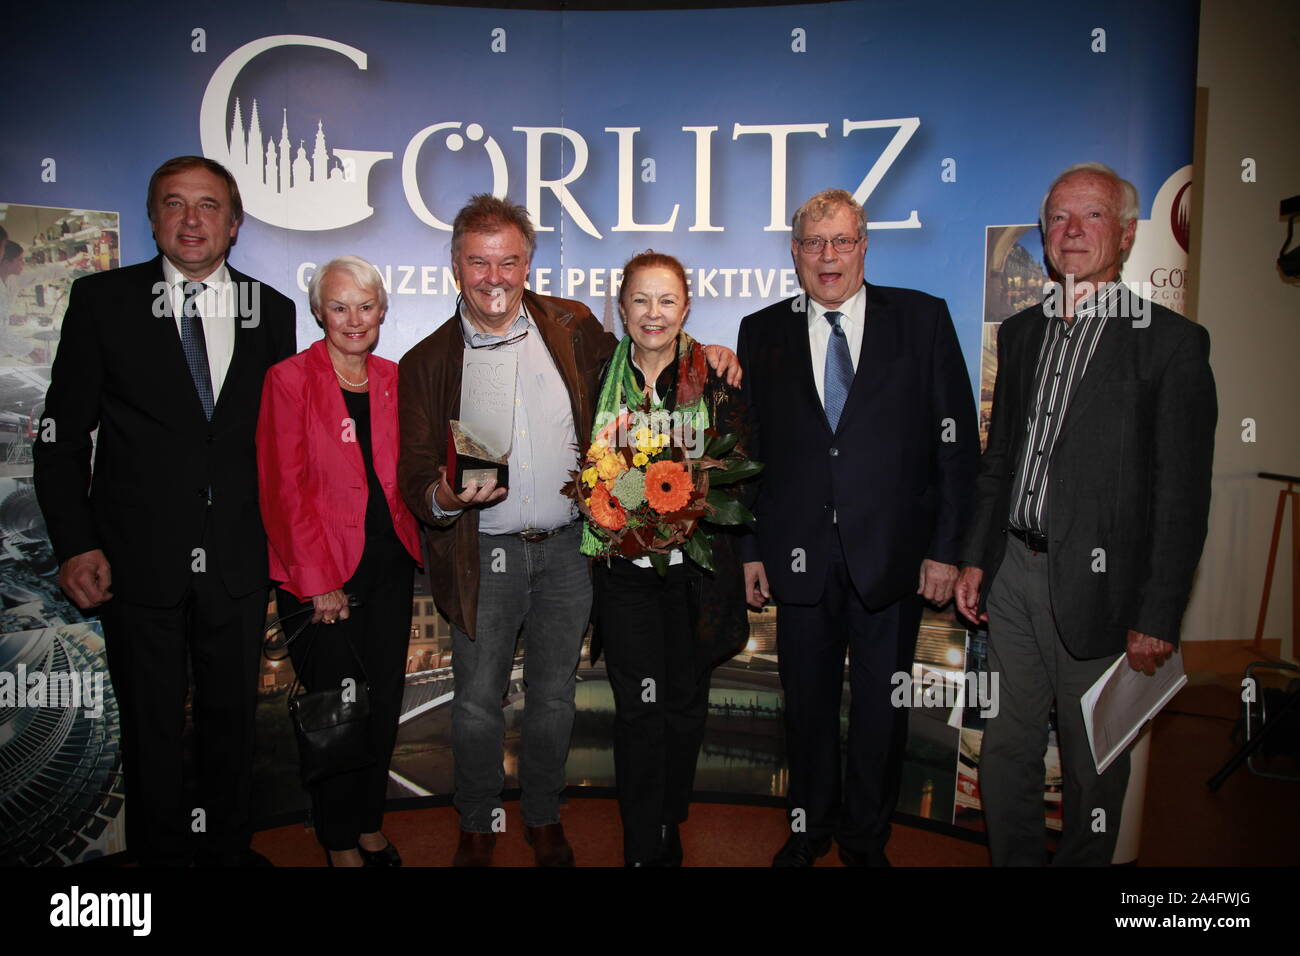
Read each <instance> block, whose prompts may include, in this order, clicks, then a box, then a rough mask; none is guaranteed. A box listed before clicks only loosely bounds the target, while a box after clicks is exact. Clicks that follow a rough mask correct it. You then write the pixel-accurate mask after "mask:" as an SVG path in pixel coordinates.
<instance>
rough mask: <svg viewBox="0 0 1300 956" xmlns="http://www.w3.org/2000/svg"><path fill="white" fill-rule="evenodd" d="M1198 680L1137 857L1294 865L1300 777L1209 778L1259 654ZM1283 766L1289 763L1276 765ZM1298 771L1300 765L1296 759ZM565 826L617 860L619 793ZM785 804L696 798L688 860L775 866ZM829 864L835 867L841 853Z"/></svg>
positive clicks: (394, 816)
mask: <svg viewBox="0 0 1300 956" xmlns="http://www.w3.org/2000/svg"><path fill="white" fill-rule="evenodd" d="M1185 656H1186V657H1187V669H1188V678H1189V684H1188V686H1187V687H1185V688H1183V690H1182V691H1181V692H1180V693H1179V695H1178V696H1177V697H1176V698H1174V700H1173V702H1172V703H1171V704H1170V705H1169V707H1168V708H1166V710H1165V711H1164V712H1163V713H1161V714H1160V716H1159V717H1157V718H1156V721H1155V726H1154V728H1153V730H1152V742H1151V765H1150V771H1149V776H1148V781H1147V795H1146V806H1145V810H1144V813H1143V830H1142V844H1141V847H1142V848H1141V853H1140V855H1139V858H1138V865H1140V866H1283V865H1290V866H1294V865H1296V864H1298V863H1300V783H1297V782H1287V781H1281V780H1270V779H1266V778H1263V777H1258V776H1255V775H1254V774H1251V773H1250V772H1249V771H1248V770H1247V769H1246V768H1245V767H1242V768H1241V769H1239V770H1238V771H1237V772H1236V773H1235V774H1233V775H1232V776H1231V777H1230V778H1229V779H1228V781H1227V783H1226V784H1225V785H1224V786H1223V787H1222V788H1221V789H1220V790H1219V791H1217V792H1215V793H1211V792H1209V790H1208V789H1207V788H1206V785H1205V784H1206V781H1207V780H1208V779H1209V778H1210V777H1211V776H1212V775H1213V774H1214V773H1215V772H1216V771H1217V770H1218V769H1219V767H1220V766H1222V764H1223V763H1224V762H1225V761H1226V760H1227V759H1228V758H1229V756H1231V755H1232V753H1233V752H1234V751H1235V750H1236V746H1237V745H1236V744H1235V743H1234V742H1233V741H1232V739H1231V735H1232V731H1233V725H1234V722H1235V721H1236V719H1237V717H1238V716H1239V714H1240V708H1241V674H1242V670H1243V669H1244V667H1245V665H1246V664H1248V663H1250V661H1251V660H1255V659H1257V658H1258V657H1259V655H1256V654H1252V653H1249V652H1247V651H1243V650H1242V649H1241V648H1240V647H1238V646H1234V645H1229V644H1228V643H1227V642H1223V643H1222V644H1221V645H1220V646H1219V647H1217V648H1209V647H1206V648H1199V649H1197V650H1196V651H1195V652H1194V653H1189V652H1186V651H1185ZM1279 766H1282V765H1279ZM1288 766H1289V768H1290V769H1293V770H1294V769H1295V765H1294V764H1293V763H1292V764H1289V765H1288ZM518 811H519V806H518V804H517V803H509V804H507V805H506V817H507V822H506V832H505V833H503V834H502V836H501V838H500V839H499V841H498V843H497V852H496V859H495V862H496V863H497V864H499V865H502V866H529V865H531V864H532V851H531V850H530V849H529V848H528V847H527V846H526V845H525V844H524V841H523V836H522V821H521V820H520V818H519V812H518ZM564 826H565V830H566V832H567V834H568V836H569V840H570V842H571V843H572V844H573V847H574V851H575V854H576V856H577V862H578V864H579V865H580V866H619V865H621V863H622V833H621V829H620V826H619V820H618V806H617V804H616V803H615V802H614V801H612V800H598V799H573V800H570V801H569V803H568V805H567V806H566V808H565V810H564ZM384 832H385V833H386V834H387V835H388V837H389V838H390V839H391V840H392V841H393V843H394V844H395V845H396V846H397V847H398V848H399V849H400V850H401V853H402V857H403V859H404V861H405V863H406V864H407V865H408V866H446V865H448V864H449V863H450V862H451V857H452V854H453V853H454V852H455V848H456V838H457V833H458V827H457V821H456V811H455V810H454V809H452V808H451V807H439V808H433V809H424V810H405V811H398V812H395V813H390V814H389V815H388V817H387V818H386V821H385V824H384ZM788 832H789V831H788V830H787V829H786V821H785V814H784V812H783V811H781V810H779V809H776V808H770V807H752V806H736V805H731V804H708V803H700V804H696V805H695V806H694V807H693V808H692V810H691V819H690V820H689V821H688V822H687V823H686V824H685V825H684V826H683V828H682V843H683V846H684V848H685V854H686V864H687V865H698V866H710V865H711V866H767V865H768V864H769V863H770V862H771V858H772V854H773V853H774V852H775V851H776V850H777V849H778V848H779V847H780V846H781V844H782V842H783V840H784V839H785V837H786V835H787V834H788ZM253 845H254V847H255V848H256V849H257V850H259V851H260V852H262V853H264V854H266V856H267V857H269V858H270V859H271V860H272V861H274V862H275V863H276V864H277V865H279V866H323V865H324V858H323V855H322V851H321V849H320V847H319V845H318V844H317V843H316V840H315V838H314V836H313V835H312V833H311V832H310V831H308V830H306V829H305V828H304V827H303V826H302V825H294V826H287V827H281V828H278V829H275V830H268V831H265V832H262V833H259V834H258V835H257V836H256V838H255V839H254V843H253ZM888 853H889V857H890V859H891V861H892V862H893V863H894V864H895V865H898V866H983V865H986V864H987V862H988V854H987V851H986V850H985V848H984V847H983V846H982V845H980V844H978V843H973V842H970V841H969V840H966V839H959V838H956V837H951V836H946V835H944V834H940V833H934V832H930V831H926V830H922V829H918V828H914V827H909V826H901V825H896V826H895V827H894V836H893V839H892V840H891V841H890V844H889V850H888ZM820 865H823V866H838V865H839V860H838V859H837V858H836V856H835V854H834V853H833V852H832V853H831V854H829V855H828V856H826V857H824V858H823V859H822V860H821V862H820Z"/></svg>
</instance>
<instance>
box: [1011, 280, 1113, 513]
mask: <svg viewBox="0 0 1300 956" xmlns="http://www.w3.org/2000/svg"><path fill="white" fill-rule="evenodd" d="M1122 288H1123V286H1122V285H1121V284H1120V283H1112V284H1111V285H1109V286H1107V288H1106V290H1105V291H1104V292H1103V293H1102V294H1101V295H1100V296H1099V297H1098V298H1097V299H1096V300H1095V301H1094V300H1093V299H1091V298H1088V299H1083V300H1081V302H1080V306H1082V307H1081V308H1078V309H1076V311H1075V315H1074V321H1073V322H1066V321H1065V319H1063V318H1048V319H1046V321H1047V323H1048V328H1047V333H1046V334H1045V335H1044V336H1043V344H1042V347H1041V348H1040V349H1039V350H1038V364H1037V366H1036V367H1035V370H1034V400H1033V407H1032V409H1031V411H1030V414H1029V419H1028V421H1026V422H1025V441H1024V444H1023V445H1022V447H1021V451H1020V461H1019V463H1018V464H1017V466H1016V479H1015V484H1014V485H1012V488H1011V514H1010V519H1011V527H1013V528H1017V529H1019V530H1021V531H1030V532H1034V533H1036V534H1046V533H1047V489H1048V487H1049V485H1048V481H1049V476H1048V470H1049V467H1050V465H1051V460H1052V450H1053V449H1054V448H1055V447H1056V441H1057V439H1058V438H1059V437H1060V435H1061V425H1062V423H1063V422H1064V421H1065V413H1066V410H1067V409H1068V408H1069V405H1070V399H1071V398H1072V397H1073V396H1074V393H1075V392H1076V391H1078V388H1079V382H1081V381H1082V380H1083V376H1084V373H1085V372H1086V371H1087V370H1088V361H1089V360H1090V359H1091V358H1092V353H1093V352H1094V351H1096V349H1097V343H1098V342H1099V341H1100V340H1101V333H1102V330H1103V329H1105V327H1106V319H1107V317H1108V316H1109V315H1110V314H1111V313H1113V312H1114V311H1115V309H1116V305H1117V303H1118V299H1119V294H1120V290H1121V289H1122Z"/></svg>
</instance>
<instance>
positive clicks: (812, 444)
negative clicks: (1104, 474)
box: [737, 189, 977, 866]
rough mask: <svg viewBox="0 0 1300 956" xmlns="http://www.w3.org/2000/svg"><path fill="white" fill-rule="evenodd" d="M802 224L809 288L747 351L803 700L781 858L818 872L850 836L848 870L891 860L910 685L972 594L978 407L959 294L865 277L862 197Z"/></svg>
mask: <svg viewBox="0 0 1300 956" xmlns="http://www.w3.org/2000/svg"><path fill="white" fill-rule="evenodd" d="M793 230H794V237H793V239H792V241H791V243H790V252H791V255H792V256H793V257H794V264H795V269H796V270H797V272H798V273H799V279H800V283H801V284H802V286H803V289H804V293H803V294H801V295H798V296H795V297H794V298H793V299H787V300H786V301H784V302H778V303H777V304H776V305H773V306H770V307H768V308H766V309H763V310H762V311H761V312H756V313H754V314H753V315H749V316H746V317H745V319H744V321H743V322H742V323H741V326H740V342H739V346H738V348H737V352H738V354H739V356H740V362H741V366H742V367H743V368H744V370H745V395H746V400H747V403H748V404H749V407H750V408H751V409H752V410H753V415H754V425H755V428H754V439H753V442H752V446H753V447H752V452H751V453H752V457H753V458H754V459H755V460H756V461H761V462H763V463H764V465H765V469H764V471H763V474H762V476H761V478H760V484H759V489H758V496H757V500H756V502H755V506H754V514H755V516H756V518H757V522H756V525H755V528H756V532H757V533H756V534H755V535H754V536H751V537H750V538H747V539H743V540H742V554H744V556H745V587H746V593H747V597H748V599H749V603H750V604H751V605H752V606H754V607H761V606H762V605H763V604H764V603H765V602H766V600H767V599H768V597H769V596H772V597H775V599H776V604H777V653H778V656H779V659H780V672H781V685H782V687H783V688H784V691H785V723H786V749H787V755H788V758H789V764H790V783H789V788H788V805H789V810H790V823H791V836H790V838H789V840H788V841H787V842H786V844H785V846H784V847H782V848H781V850H780V852H778V853H777V854H776V857H775V859H774V860H773V865H774V866H811V865H812V864H813V863H814V862H815V861H816V859H817V858H818V857H820V856H822V855H823V854H825V853H826V852H827V850H829V849H830V841H831V837H832V836H834V837H835V838H836V841H837V842H838V844H839V847H840V857H841V859H842V860H843V861H844V862H845V863H846V864H849V865H887V864H888V860H887V859H886V857H885V852H884V850H885V844H886V842H888V839H889V817H890V814H891V813H892V812H893V809H894V804H895V802H896V801H897V798H898V788H899V782H900V773H901V765H902V751H903V746H904V744H905V743H906V739H907V716H906V710H901V709H897V708H894V707H892V706H891V704H890V696H891V690H892V688H893V687H894V684H893V682H892V678H893V675H894V674H895V673H898V672H903V673H905V674H908V675H909V676H910V674H911V667H912V657H913V654H914V652H915V648H916V634H917V628H918V627H919V626H920V619H921V607H922V600H923V599H924V600H928V601H930V602H932V603H934V604H937V605H942V604H945V603H947V601H948V600H949V598H951V597H952V587H953V582H954V581H955V580H956V578H957V567H956V562H957V549H958V546H959V544H960V541H961V530H962V527H961V526H962V519H963V515H964V512H965V504H966V501H967V498H968V494H969V490H970V484H971V480H972V478H973V476H974V472H975V460H976V455H977V440H976V431H975V406H974V401H973V399H972V395H971V387H970V380H969V378H968V377H967V374H966V365H965V362H964V361H963V360H962V355H961V349H960V347H959V346H958V344H957V336H956V333H955V331H954V330H953V325H952V319H951V318H950V317H949V315H948V307H947V306H946V305H945V304H944V302H943V300H942V299H936V298H934V297H933V296H929V295H926V294H925V293H922V292H914V291H912V290H910V289H894V288H886V287H883V286H875V285H871V284H869V283H865V282H864V281H863V263H864V258H865V255H866V248H867V218H866V213H865V212H864V211H863V209H862V207H861V206H859V205H858V204H857V203H856V202H854V200H853V197H852V196H851V195H849V194H848V193H847V192H845V191H844V190H841V189H831V190H826V191H824V192H821V193H818V194H817V195H815V196H813V197H812V198H811V199H809V200H808V201H807V202H806V203H804V205H803V206H802V207H800V209H799V211H798V212H796V213H795V215H794V221H793ZM769 582H770V588H769ZM846 650H847V652H848V655H849V687H850V691H851V694H852V701H851V704H850V709H849V740H848V767H847V773H846V774H845V776H844V778H843V782H842V783H841V772H840V697H841V691H842V688H843V683H844V658H845V652H846Z"/></svg>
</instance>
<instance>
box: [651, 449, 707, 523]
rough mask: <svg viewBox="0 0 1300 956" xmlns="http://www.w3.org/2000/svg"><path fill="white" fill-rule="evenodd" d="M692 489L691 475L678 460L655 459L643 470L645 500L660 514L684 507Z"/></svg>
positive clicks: (687, 502)
mask: <svg viewBox="0 0 1300 956" xmlns="http://www.w3.org/2000/svg"><path fill="white" fill-rule="evenodd" d="M694 490H695V486H694V485H693V484H692V483H691V476H690V475H689V474H688V473H687V471H686V468H685V466H683V465H682V463H681V462H679V461H656V462H655V463H654V464H652V465H651V466H650V467H648V468H647V469H646V470H645V500H646V501H648V502H650V507H651V508H653V509H654V510H655V511H657V512H659V513H660V514H661V515H666V514H672V513H673V512H674V511H680V510H681V509H683V508H685V507H686V506H687V504H689V503H690V500H691V494H692V492H693V491H694Z"/></svg>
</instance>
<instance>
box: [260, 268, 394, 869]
mask: <svg viewBox="0 0 1300 956" xmlns="http://www.w3.org/2000/svg"><path fill="white" fill-rule="evenodd" d="M307 294H308V297H309V299H310V300H311V310H312V314H313V315H315V316H316V322H317V324H319V325H320V326H321V327H322V328H323V329H324V330H325V337H324V338H323V339H321V340H320V341H319V342H316V343H315V344H314V345H312V346H311V347H310V348H308V349H307V350H306V351H304V352H300V353H298V354H297V355H295V356H293V357H291V358H288V359H285V360H284V361H283V362H280V363H278V364H276V365H273V366H272V367H271V368H270V369H269V370H268V371H267V373H266V384H265V386H264V388H263V390H262V410H261V417H260V418H259V420H258V424H257V466H258V478H259V496H260V500H261V506H262V519H263V521H264V523H265V525H266V538H267V543H268V546H269V549H270V561H271V576H272V577H273V578H274V579H275V580H276V581H279V582H282V583H281V585H280V587H278V588H277V589H276V600H277V605H278V609H279V613H280V615H281V616H282V617H283V616H285V615H288V614H292V613H294V612H295V611H298V610H300V609H303V608H305V607H307V606H308V605H310V606H312V607H313V608H314V613H313V615H312V620H313V621H320V622H324V624H325V625H328V626H326V627H317V628H314V629H313V632H308V633H307V634H305V635H304V637H303V638H302V639H300V640H298V641H295V642H294V644H293V646H292V647H291V652H292V654H293V661H294V666H295V668H301V667H302V660H303V655H304V652H305V651H306V650H307V647H308V646H309V645H310V644H312V643H314V644H315V646H314V647H313V648H312V652H311V656H310V660H309V661H308V662H307V669H306V670H305V671H301V670H300V672H299V676H300V677H301V679H302V682H303V684H304V685H305V686H306V688H307V689H308V690H317V689H320V688H325V687H337V686H338V685H339V684H340V683H341V682H342V681H343V680H344V679H345V678H348V677H352V678H359V677H360V675H359V673H358V672H357V667H356V663H355V658H354V656H353V650H355V652H356V658H360V660H361V664H362V667H363V668H364V671H365V676H366V678H367V679H368V680H369V684H370V713H371V734H372V745H373V747H374V753H375V758H376V762H375V763H374V764H373V765H371V766H370V767H366V768H364V769H362V770H357V771H352V772H348V773H342V774H338V775H336V776H333V777H329V778H327V779H325V780H324V781H322V782H321V783H319V784H317V785H316V786H314V787H313V788H312V794H311V798H312V820H313V823H314V826H315V829H316V836H317V838H318V839H319V840H320V842H321V844H322V845H323V846H324V847H325V849H326V851H327V852H326V860H327V862H328V863H329V864H330V865H331V866H335V865H337V866H401V863H402V860H401V857H400V856H398V854H397V850H396V848H394V847H393V845H392V844H391V843H389V842H388V840H387V838H386V837H385V836H384V834H383V831H382V826H381V825H382V820H383V810H384V795H385V791H386V789H387V785H388V764H389V760H390V758H391V756H392V752H393V742H394V740H395V739H396V736H397V719H398V711H399V709H400V707H401V701H402V690H403V684H404V673H403V671H404V666H405V660H406V648H407V643H408V641H409V640H410V624H411V587H412V572H413V570H414V566H415V564H416V562H417V561H418V560H419V537H418V531H417V528H416V522H415V518H414V517H413V516H412V514H411V512H410V511H409V510H407V507H406V505H405V504H404V503H403V502H402V496H401V495H400V494H399V493H398V490H397V451H398V431H397V366H396V365H395V364H394V363H392V362H390V361H388V360H387V359H382V358H379V357H378V356H376V355H372V354H371V352H372V351H373V350H374V347H375V344H376V342H377V341H378V339H379V326H380V324H381V323H382V322H383V321H384V313H385V311H386V310H387V308H388V297H387V294H386V293H385V292H384V286H383V282H382V280H381V279H380V277H379V273H378V272H377V271H376V270H375V267H374V266H372V265H371V264H370V263H368V262H366V261H365V260H364V259H359V258H357V257H356V256H341V257H339V258H337V259H334V260H332V261H330V262H328V263H326V264H325V265H324V266H322V267H321V268H320V269H318V270H317V271H316V274H315V275H314V276H313V277H312V280H311V283H310V285H309V286H308V289H307ZM349 596H351V597H355V598H358V599H359V602H358V604H357V606H355V607H349V606H348V598H349ZM349 643H350V644H351V648H352V649H349V647H348V644H349Z"/></svg>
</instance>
